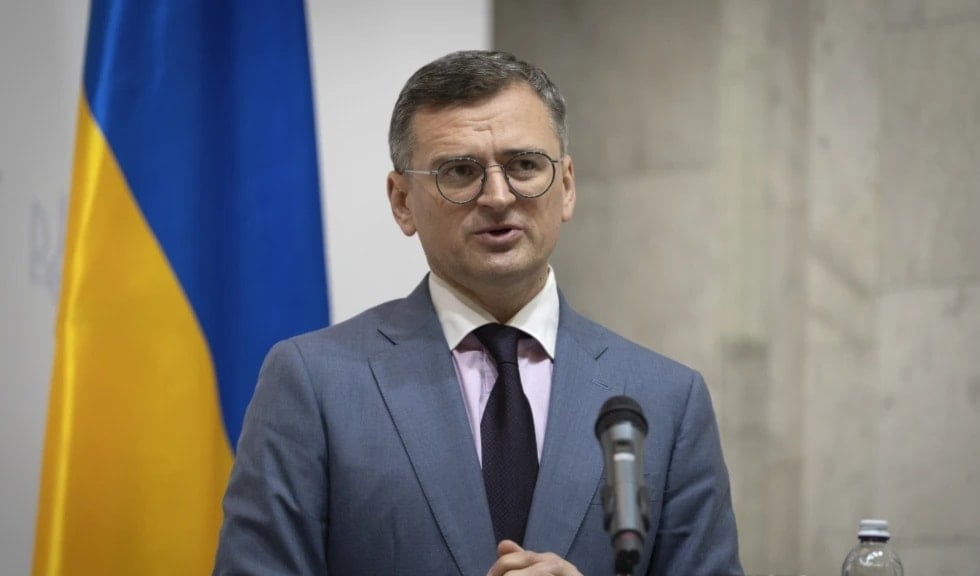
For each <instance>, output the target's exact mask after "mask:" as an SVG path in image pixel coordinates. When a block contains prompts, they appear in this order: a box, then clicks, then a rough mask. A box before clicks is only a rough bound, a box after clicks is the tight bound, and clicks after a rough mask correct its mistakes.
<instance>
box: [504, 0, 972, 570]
mask: <svg viewBox="0 0 980 576" xmlns="http://www.w3.org/2000/svg"><path fill="white" fill-rule="evenodd" d="M494 20H495V22H496V23H497V25H496V27H495V29H494V43H495V45H496V46H498V47H501V48H504V49H509V50H513V51H515V52H518V53H520V54H523V55H524V56H526V57H527V58H529V59H531V60H532V61H535V62H538V63H540V64H542V65H543V66H544V67H545V68H546V69H547V70H550V71H551V72H552V76H553V77H554V79H555V80H556V82H558V84H559V86H561V87H562V89H563V91H564V92H565V95H566V97H567V98H568V100H569V106H570V109H571V117H570V122H571V127H570V130H571V152H572V155H573V157H574V159H575V166H576V169H577V177H578V192H579V194H578V201H579V204H578V210H577V213H576V218H575V221H573V223H572V226H570V227H568V228H567V229H566V230H565V231H564V237H563V238H562V241H561V243H560V245H559V248H558V251H557V254H556V256H555V258H554V265H555V268H556V270H557V273H558V277H559V279H560V282H561V283H562V286H563V287H564V290H565V291H566V293H567V294H568V296H569V297H570V299H571V300H572V301H573V302H574V303H575V304H577V306H578V307H579V308H580V309H582V310H583V311H585V312H587V313H589V314H591V315H593V316H594V317H596V318H598V319H600V320H602V321H604V322H606V323H608V324H609V325H611V326H613V327H614V328H616V329H618V330H620V331H622V332H623V333H625V334H627V335H629V336H631V337H633V338H635V339H637V340H638V341H640V342H642V343H644V344H646V345H648V346H650V347H653V348H655V349H658V350H660V351H662V352H665V353H667V354H669V355H672V356H675V357H677V358H679V359H681V360H683V361H686V362H688V363H690V364H692V365H694V366H697V367H699V368H700V369H702V370H703V371H704V372H705V374H706V376H707V378H708V380H709V384H710V385H711V389H712V394H713V397H714V400H715V403H716V409H717V411H718V416H719V419H720V422H721V428H722V434H723V442H724V446H725V450H726V457H727V459H728V464H729V468H730V471H731V475H732V484H733V493H734V498H735V506H736V514H737V518H738V523H739V529H740V536H741V552H742V555H743V560H744V564H745V568H746V570H747V571H748V572H749V573H763V572H764V573H780V574H783V573H786V574H788V573H806V574H823V575H830V574H835V573H839V571H840V563H841V560H842V559H843V555H844V553H845V552H846V551H847V549H848V548H849V547H850V545H851V543H852V541H853V540H854V538H855V533H856V529H857V522H858V520H859V519H860V518H862V517H869V516H882V517H885V518H887V519H889V520H890V521H891V523H892V526H893V528H892V530H893V533H894V535H895V540H894V541H895V545H896V547H897V549H898V550H899V551H900V553H901V555H902V557H903V559H904V560H905V566H906V573H907V574H944V575H959V576H964V575H980V449H978V447H977V445H978V441H980V358H978V356H980V354H978V351H980V2H977V1H976V0H964V1H957V0H902V1H899V0H809V1H807V0H792V1H791V0H696V1H692V0H643V1H640V0H635V1H631V0H623V1H619V2H602V3H600V2H593V1H591V0H542V1H539V2H534V3H527V2H521V1H519V0H497V1H496V2H495V4H494Z"/></svg>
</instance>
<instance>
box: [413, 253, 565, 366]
mask: <svg viewBox="0 0 980 576" xmlns="http://www.w3.org/2000/svg"><path fill="white" fill-rule="evenodd" d="M429 294H430V295H431V296H432V305H433V306H434V307H435V309H436V315H437V316H438V317H439V323H440V324H441V325H442V332H443V334H445V335H446V341H447V342H448V343H449V349H450V350H454V349H455V348H456V347H457V346H459V343H460V342H461V341H462V340H463V338H466V336H467V335H468V334H469V333H470V332H472V331H473V330H475V329H476V328H479V327H480V326H483V325H484V324H488V323H493V322H497V320H496V319H495V318H494V317H493V315H492V314H490V313H489V312H487V311H486V310H484V309H483V307H482V306H480V305H479V304H477V303H476V302H474V301H473V300H471V299H469V298H467V297H466V296H464V295H462V294H460V293H459V292H457V291H456V290H455V289H454V288H453V287H452V286H450V285H449V284H448V283H447V282H446V281H445V280H443V279H442V278H440V277H439V276H437V275H436V274H435V272H430V273H429ZM507 325H508V326H513V327H515V328H520V329H521V330H523V331H524V332H527V333H528V334H530V335H531V336H532V337H534V339H535V340H537V341H538V343H539V344H541V347H542V348H544V350H545V352H547V353H548V356H550V357H551V358H552V359H554V358H555V344H556V342H557V340H558V283H557V282H555V271H554V270H553V269H552V268H551V267H550V266H549V267H548V279H547V280H546V281H545V283H544V287H543V288H542V289H541V291H540V292H538V293H537V294H535V296H534V298H531V301H530V302H528V303H527V304H525V305H524V307H523V308H521V309H520V310H518V311H517V314H514V317H513V318H511V319H510V320H508V321H507Z"/></svg>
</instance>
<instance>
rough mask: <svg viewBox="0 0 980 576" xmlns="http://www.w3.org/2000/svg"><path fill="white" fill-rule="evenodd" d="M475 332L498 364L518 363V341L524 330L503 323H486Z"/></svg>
mask: <svg viewBox="0 0 980 576" xmlns="http://www.w3.org/2000/svg"><path fill="white" fill-rule="evenodd" d="M473 334H474V335H475V336H476V338H477V340H479V341H480V343H481V344H483V345H484V346H486V348H487V351H488V352H490V355H491V356H493V359H494V361H496V362H497V365H498V366H499V365H500V364H502V363H510V364H517V341H518V340H520V338H521V336H523V335H524V332H523V331H521V330H519V329H517V328H514V327H513V326H505V325H503V324H484V325H483V326H480V327H479V328H477V329H476V330H474V331H473Z"/></svg>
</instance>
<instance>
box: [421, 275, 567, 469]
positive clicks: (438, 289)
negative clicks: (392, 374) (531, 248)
mask: <svg viewBox="0 0 980 576" xmlns="http://www.w3.org/2000/svg"><path fill="white" fill-rule="evenodd" d="M429 292H430V293H431V295H432V304H433V306H434V307H435V309H436V314H437V315H438V316H439V323H440V324H441V325H442V331H443V333H444V334H445V335H446V342H448V343H449V347H450V349H451V350H452V351H453V364H454V365H455V366H456V376H457V377H458V379H459V387H460V391H461V393H462V395H463V403H464V404H465V405H466V415H467V417H468V418H469V421H470V430H471V432H472V433H473V442H474V444H475V448H476V454H477V457H479V459H480V462H481V464H482V462H483V453H482V452H483V450H482V442H481V438H480V420H481V418H483V410H484V409H485V408H486V406H487V399H488V398H489V397H490V391H491V390H492V389H493V385H494V382H495V381H496V380H497V365H496V363H495V362H494V361H493V358H491V357H490V355H489V354H488V353H487V351H486V349H485V348H484V347H483V345H482V344H480V342H479V340H477V339H476V336H474V335H473V334H471V332H472V331H473V330H475V329H476V328H479V327H480V326H483V325H484V324H487V323H491V322H497V320H496V319H494V317H493V316H491V315H490V313H489V312H487V311H486V310H483V308H482V307H480V306H479V305H478V304H476V303H475V302H473V301H472V300H470V299H469V298H467V297H465V296H463V295H462V294H459V293H458V292H456V291H455V290H454V289H453V288H452V287H450V286H449V285H448V284H447V283H446V282H445V281H444V280H442V279H441V278H439V277H438V276H436V275H435V273H430V274H429ZM506 324H507V325H509V326H514V327H515V328H520V329H521V330H523V331H524V332H526V333H527V334H529V335H531V336H532V337H531V338H522V339H521V340H520V341H519V342H518V344H517V364H518V369H519V370H520V372H521V384H522V385H523V386H524V395H525V396H527V399H528V402H529V403H530V404H531V414H532V416H533V418H534V435H535V439H536V441H537V447H538V460H540V459H541V449H542V447H543V446H544V432H545V429H546V428H547V424H548V404H549V402H550V400H551V374H552V369H553V366H554V357H555V343H556V341H557V339H558V285H557V284H556V282H555V274H554V271H553V270H551V269H550V268H549V270H548V280H547V281H546V282H545V285H544V288H542V289H541V291H540V292H538V294H537V295H536V296H535V297H534V298H532V299H531V301H530V302H528V303H527V305H525V306H524V307H523V308H521V309H520V311H518V312H517V314H515V315H514V317H513V318H511V319H510V320H508V321H507V322H506Z"/></svg>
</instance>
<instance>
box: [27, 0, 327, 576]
mask: <svg viewBox="0 0 980 576" xmlns="http://www.w3.org/2000/svg"><path fill="white" fill-rule="evenodd" d="M306 37H307V35H306V23H305V14H304V6H303V2H302V0H249V1H233V0H207V1H204V0H152V1H148V0H93V2H92V5H91V13H90V21H89V30H88V41H87V46H86V54H85V70H84V87H83V94H82V97H81V98H80V103H79V112H78V134H77V141H76V145H75V158H74V173H73V178H72V189H71V200H70V207H69V215H68V233H67V240H66V242H67V244H66V249H65V264H64V272H63V277H62V291H61V302H60V307H59V313H58V323H57V337H56V354H55V360H54V370H53V376H52V383H51V397H50V406H49V413H48V423H47V434H46V440H45V447H44V462H43V472H42V481H41V495H40V507H39V517H38V524H37V532H36V544H35V551H34V575H35V576H41V575H44V576H54V575H68V574H71V575H88V574H92V575H99V576H106V575H109V576H111V575H122V574H126V575H133V574H141V575H147V574H149V575H153V574H168V575H174V574H180V575H185V574H206V573H209V572H210V570H211V566H212V563H213V558H214V551H215V547H216V543H217V535H218V529H219V525H220V522H221V510H220V501H221V496H222V493H223V491H224V487H225V483H226V481H227V478H228V473H229V471H230V467H231V461H232V454H233V448H234V445H235V442H236V440H237V438H238V434H239V430H240V429H241V421H242V416H243V413H244V410H245V406H246V404H247V403H248V401H249V399H250V397H251V395H252V390H253V387H254V385H255V379H256V376H257V374H258V369H259V365H260V364H261V361H262V358H263V356H264V354H265V352H266V350H267V349H268V348H269V347H270V346H271V345H272V344H273V342H274V341H276V340H278V339H281V338H284V337H286V336H289V335H292V334H296V333H299V332H303V331H306V330H310V329H314V328H317V327H319V326H322V325H324V324H326V323H327V320H328V318H327V295H326V272H325V269H324V255H323V235H322V230H321V217H320V201H319V192H318V185H317V156H316V147H315V143H314V123H313V102H312V95H311V85H310V64H309V54H308V49H307V41H306Z"/></svg>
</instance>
